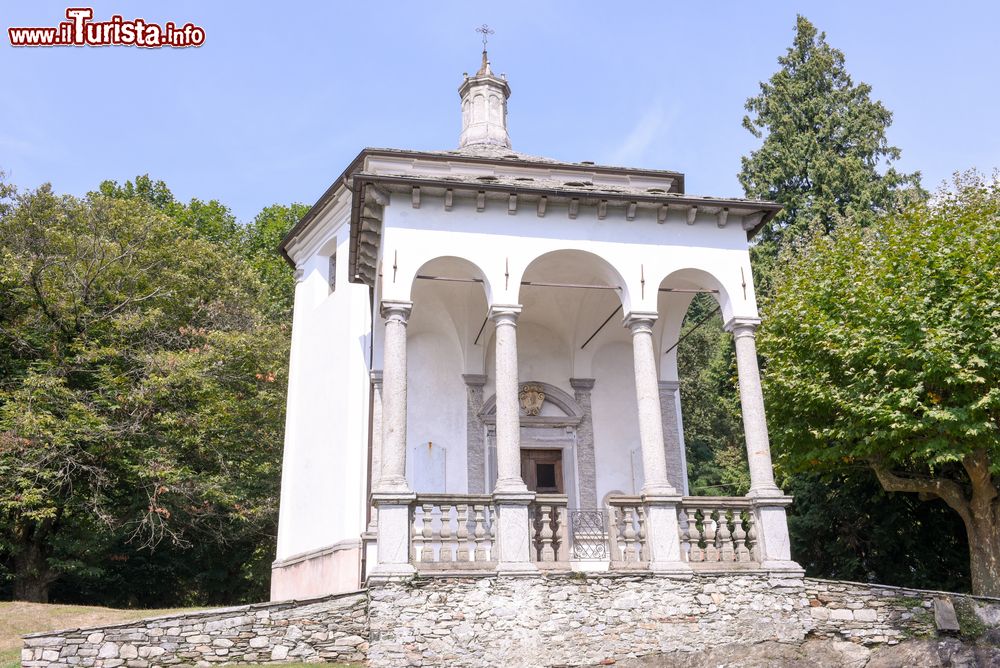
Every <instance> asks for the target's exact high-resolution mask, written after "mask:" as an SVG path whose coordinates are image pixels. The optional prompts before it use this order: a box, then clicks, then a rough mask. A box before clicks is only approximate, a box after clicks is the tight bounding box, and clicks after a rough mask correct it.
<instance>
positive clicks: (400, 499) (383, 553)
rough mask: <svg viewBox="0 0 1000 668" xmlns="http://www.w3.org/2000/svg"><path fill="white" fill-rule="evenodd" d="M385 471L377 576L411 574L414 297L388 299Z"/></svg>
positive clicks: (379, 492)
mask: <svg viewBox="0 0 1000 668" xmlns="http://www.w3.org/2000/svg"><path fill="white" fill-rule="evenodd" d="M381 307H382V309H381V311H382V317H383V318H384V319H385V340H384V343H383V353H382V355H383V360H382V439H381V441H382V442H381V453H380V454H381V459H382V466H381V474H380V475H379V477H378V484H377V486H376V487H375V491H374V493H373V494H372V503H374V504H375V506H376V507H377V508H378V564H377V565H376V566H375V569H374V570H373V572H372V576H373V577H376V578H392V577H406V576H409V575H412V574H413V573H414V568H413V566H411V565H410V503H411V502H412V501H413V499H414V498H416V495H415V494H414V493H413V491H412V490H411V489H410V486H409V484H408V483H407V482H406V321H407V319H408V318H409V315H410V309H411V308H412V307H413V303H412V302H403V301H383V302H382V304H381Z"/></svg>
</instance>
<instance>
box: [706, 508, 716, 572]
mask: <svg viewBox="0 0 1000 668" xmlns="http://www.w3.org/2000/svg"><path fill="white" fill-rule="evenodd" d="M704 515H705V519H704V521H703V525H704V527H705V561H718V560H719V548H718V546H717V545H716V542H715V539H716V523H715V511H714V510H708V511H705V513H704Z"/></svg>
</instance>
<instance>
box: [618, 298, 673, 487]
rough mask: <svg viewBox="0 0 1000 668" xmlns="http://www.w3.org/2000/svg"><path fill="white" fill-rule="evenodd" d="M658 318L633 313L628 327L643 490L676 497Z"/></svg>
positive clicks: (626, 320) (626, 324)
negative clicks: (659, 373)
mask: <svg viewBox="0 0 1000 668" xmlns="http://www.w3.org/2000/svg"><path fill="white" fill-rule="evenodd" d="M655 321H656V314H655V313H630V314H629V315H628V316H627V317H626V319H625V326H626V327H628V328H629V330H631V332H632V357H633V361H634V365H635V394H636V400H637V403H638V405H639V442H640V444H641V445H642V474H643V478H644V480H645V482H644V483H643V485H642V493H643V494H654V495H667V496H676V495H677V490H676V489H674V488H673V487H672V486H671V485H670V482H669V481H668V480H667V462H666V457H665V456H664V453H663V416H662V415H661V413H660V388H659V382H658V381H657V379H656V353H655V351H654V349H653V323H654V322H655Z"/></svg>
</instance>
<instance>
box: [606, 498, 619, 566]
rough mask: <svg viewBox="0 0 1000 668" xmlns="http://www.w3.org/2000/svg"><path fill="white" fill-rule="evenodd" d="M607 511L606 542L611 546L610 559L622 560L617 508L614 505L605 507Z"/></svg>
mask: <svg viewBox="0 0 1000 668" xmlns="http://www.w3.org/2000/svg"><path fill="white" fill-rule="evenodd" d="M607 512H608V543H610V545H609V547H610V548H611V553H610V554H611V561H612V562H616V561H621V560H622V550H621V541H620V540H619V538H620V534H619V532H618V528H619V527H618V509H617V508H615V507H614V506H608V507H607Z"/></svg>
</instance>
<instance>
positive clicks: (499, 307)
mask: <svg viewBox="0 0 1000 668" xmlns="http://www.w3.org/2000/svg"><path fill="white" fill-rule="evenodd" d="M520 314H521V305H520V304H490V320H493V321H494V322H495V323H496V324H498V325H499V324H511V325H516V324H517V316H519V315H520Z"/></svg>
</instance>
